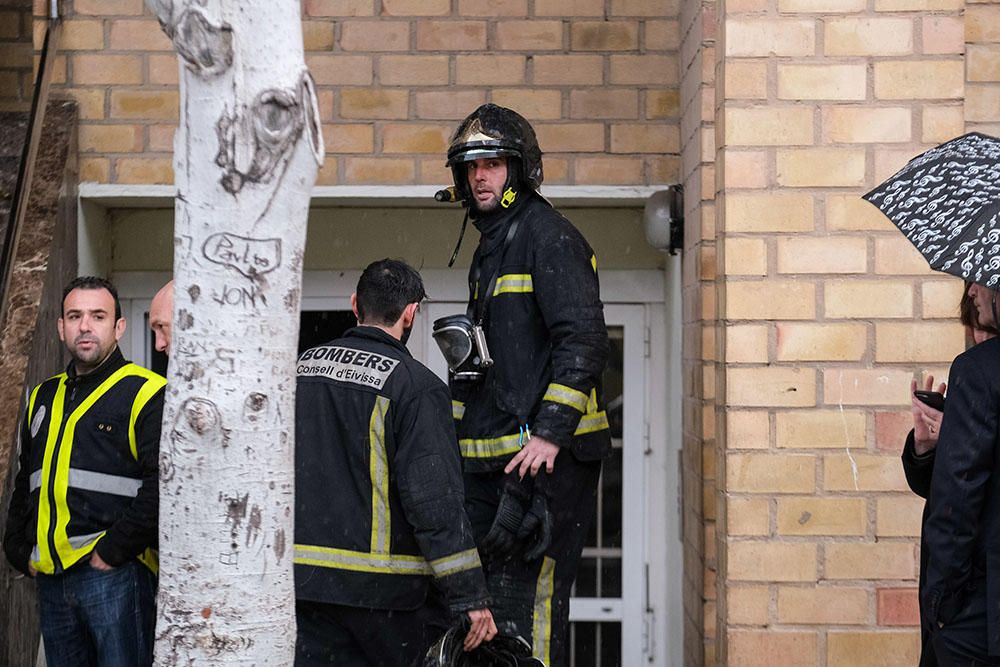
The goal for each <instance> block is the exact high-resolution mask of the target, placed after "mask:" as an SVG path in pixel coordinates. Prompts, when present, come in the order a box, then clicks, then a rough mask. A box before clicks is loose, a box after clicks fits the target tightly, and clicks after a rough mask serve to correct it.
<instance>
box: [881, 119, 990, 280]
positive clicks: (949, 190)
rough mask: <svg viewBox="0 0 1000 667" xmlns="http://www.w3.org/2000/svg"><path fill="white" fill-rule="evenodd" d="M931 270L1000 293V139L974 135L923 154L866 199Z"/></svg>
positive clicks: (964, 136) (963, 137) (960, 138)
mask: <svg viewBox="0 0 1000 667" xmlns="http://www.w3.org/2000/svg"><path fill="white" fill-rule="evenodd" d="M864 199H867V200H868V201H869V202H871V203H872V204H874V205H875V206H877V207H878V209H879V210H880V211H882V213H884V214H885V215H886V217H888V218H889V219H890V220H892V222H893V224H894V225H896V226H897V227H899V229H900V231H902V232H903V234H904V235H905V236H906V238H908V239H909V240H910V242H911V243H912V244H913V245H914V246H916V248H917V250H919V251H920V253H921V254H922V255H923V256H924V257H925V258H926V259H927V261H928V262H929V263H930V265H931V268H932V269H937V270H938V271H944V272H946V273H950V274H952V275H955V276H958V277H960V278H963V279H965V280H971V281H973V282H976V283H979V284H980V285H984V286H985V287H989V288H990V289H1000V139H997V138H996V137H991V136H988V135H985V134H979V133H978V132H973V133H971V134H966V135H963V136H961V137H958V138H957V139H952V140H951V141H948V142H946V143H943V144H941V145H940V146H938V147H937V148H932V149H931V150H929V151H927V152H926V153H922V154H921V155H918V156H917V157H915V158H913V159H912V160H910V161H909V163H907V165H906V166H905V167H903V168H902V169H901V170H899V172H898V173H896V175H895V176H893V177H892V178H890V179H889V180H887V181H885V182H884V183H882V184H881V185H879V186H878V187H877V188H875V189H874V190H872V191H871V192H869V193H868V194H866V195H865V196H864Z"/></svg>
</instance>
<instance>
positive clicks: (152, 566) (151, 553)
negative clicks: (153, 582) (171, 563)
mask: <svg viewBox="0 0 1000 667" xmlns="http://www.w3.org/2000/svg"><path fill="white" fill-rule="evenodd" d="M137 558H138V560H139V562H140V563H142V564H143V565H145V566H146V567H148V568H149V571H150V572H152V573H153V574H159V572H160V552H158V551H157V550H156V549H146V550H145V551H143V552H142V553H141V554H139V555H138V557H137Z"/></svg>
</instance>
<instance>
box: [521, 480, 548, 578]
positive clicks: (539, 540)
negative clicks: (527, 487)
mask: <svg viewBox="0 0 1000 667" xmlns="http://www.w3.org/2000/svg"><path fill="white" fill-rule="evenodd" d="M517 539H518V541H520V542H522V543H524V544H525V547H524V555H523V558H524V562H525V563H528V562H530V561H533V560H535V559H536V558H538V557H540V556H541V555H542V554H543V553H545V550H546V549H548V548H549V544H551V543H552V513H551V512H549V499H548V496H546V494H545V491H544V490H543V489H542V488H539V485H537V484H536V486H535V491H534V493H532V494H531V505H530V506H529V507H528V511H527V512H525V514H524V518H523V519H522V520H521V526H520V527H519V528H518V529H517Z"/></svg>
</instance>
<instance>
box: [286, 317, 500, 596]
mask: <svg viewBox="0 0 1000 667" xmlns="http://www.w3.org/2000/svg"><path fill="white" fill-rule="evenodd" d="M297 375H298V385H297V394H296V408H295V410H296V418H295V424H296V430H295V438H296V445H295V505H296V507H295V588H296V596H297V597H298V598H299V599H302V600H310V601H313V602H325V603H330V604H338V605H346V606H351V607H364V608H371V609H415V608H417V607H419V606H420V605H421V604H422V603H423V602H424V599H425V597H426V596H427V593H428V586H429V585H430V584H431V581H432V580H433V581H434V582H435V583H436V584H437V586H438V587H439V589H440V590H441V591H442V593H443V594H444V596H445V598H446V599H447V602H448V605H449V607H450V608H451V610H452V611H454V612H456V613H457V612H462V611H467V610H470V609H480V608H483V607H486V606H488V602H489V593H488V592H487V590H486V581H485V579H484V577H483V573H482V569H481V566H480V561H479V554H478V552H477V551H476V546H475V543H474V542H473V539H472V532H471V528H470V526H469V520H468V518H467V517H466V515H465V510H464V508H463V500H464V492H463V488H462V473H461V463H460V459H459V455H458V446H457V444H456V441H455V429H454V426H453V425H452V421H451V411H450V409H449V405H450V403H449V397H448V388H447V387H446V386H445V385H444V383H443V382H441V380H439V379H438V378H437V377H436V376H435V375H434V374H433V373H431V371H430V370H428V369H427V368H426V367H424V366H423V365H421V364H420V363H419V362H417V361H415V360H414V359H413V358H412V357H411V356H410V353H409V352H408V351H407V349H406V347H405V346H404V345H403V344H402V343H400V342H399V341H398V340H396V339H395V338H393V337H392V336H390V335H389V334H387V333H385V332H383V331H382V330H380V329H377V328H375V327H368V326H359V327H356V328H354V329H350V330H348V331H347V333H346V334H345V335H344V337H343V338H340V339H337V340H335V341H333V342H331V343H327V344H326V345H320V346H318V347H314V348H312V349H309V350H306V351H305V352H303V353H302V355H301V356H300V357H299V361H298V364H297Z"/></svg>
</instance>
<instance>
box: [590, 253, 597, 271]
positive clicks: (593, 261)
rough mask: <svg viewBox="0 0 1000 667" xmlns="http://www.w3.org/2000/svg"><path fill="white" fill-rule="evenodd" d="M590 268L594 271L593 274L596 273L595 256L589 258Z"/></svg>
mask: <svg viewBox="0 0 1000 667" xmlns="http://www.w3.org/2000/svg"><path fill="white" fill-rule="evenodd" d="M590 267H591V268H592V269H594V273H597V255H591V256H590Z"/></svg>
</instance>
